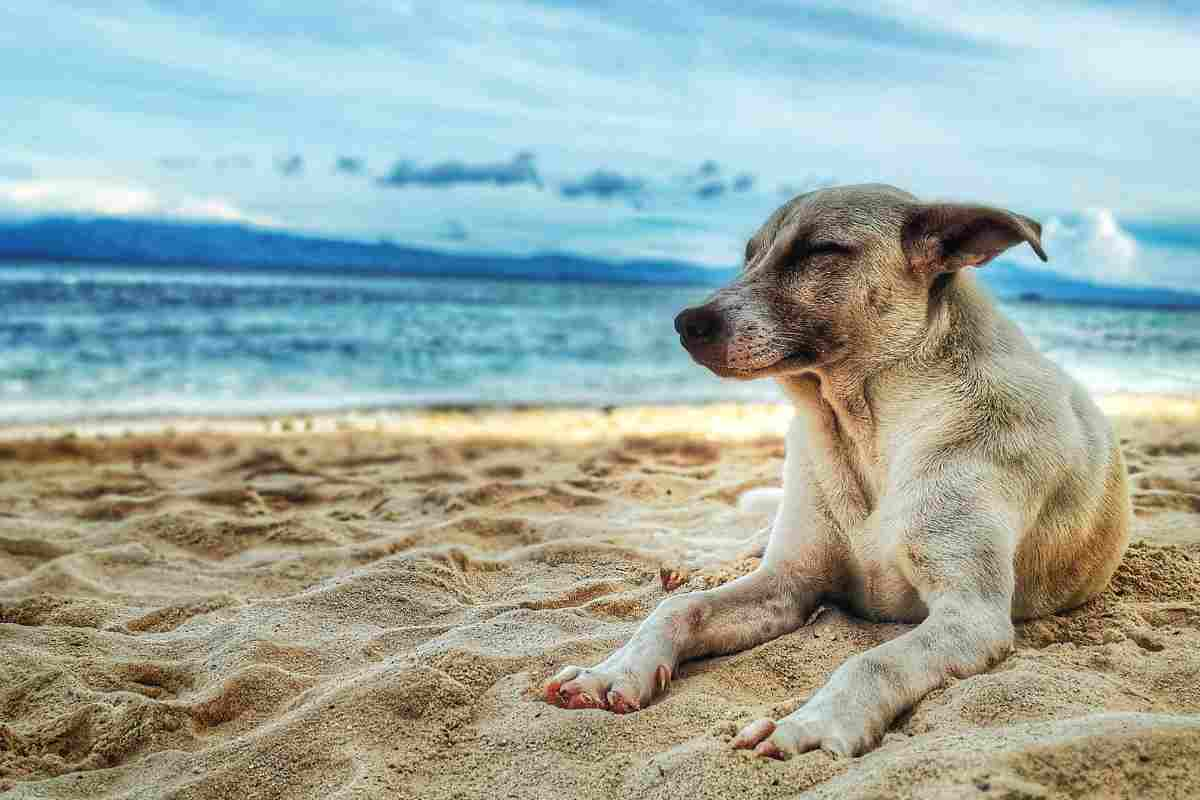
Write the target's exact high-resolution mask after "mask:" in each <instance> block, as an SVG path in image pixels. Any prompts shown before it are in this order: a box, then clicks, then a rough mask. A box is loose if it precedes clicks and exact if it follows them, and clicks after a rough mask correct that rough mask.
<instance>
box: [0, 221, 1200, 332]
mask: <svg viewBox="0 0 1200 800" xmlns="http://www.w3.org/2000/svg"><path fill="white" fill-rule="evenodd" d="M0 259H2V260H10V261H13V260H28V261H85V262H96V263H116V264H138V265H150V264H156V265H171V266H191V267H195V266H211V267H224V268H239V269H269V270H289V271H320V272H341V273H344V272H358V273H370V274H393V275H417V276H429V277H433V276H438V277H451V276H459V277H489V278H522V279H533V280H560V281H591V282H607V283H649V284H667V285H697V284H698V285H708V286H716V285H720V284H722V283H724V282H726V281H728V280H729V279H730V278H731V277H732V276H733V274H734V273H735V270H734V269H709V268H705V267H701V266H697V265H695V264H688V263H684V262H681V261H668V260H661V261H659V260H635V261H621V262H613V261H604V260H600V259H593V258H585V257H582V256H574V255H568V254H563V253H541V254H536V255H531V256H512V255H503V254H490V253H488V254H480V253H456V252H444V251H437V250H429V249H424V248H416V247H404V246H401V245H395V244H391V243H388V242H379V243H369V242H356V241H348V240H343V239H330V238H325V237H317V236H305V235H300V234H295V233H286V232H282V231H275V230H268V229H264V228H255V227H251V226H246V225H237V224H228V223H195V222H171V221H164V220H153V219H128V218H126V219H115V218H94V219H91V218H75V217H46V218H42V219H37V220H33V221H29V222H13V223H6V224H5V223H0ZM980 276H981V278H982V279H983V281H984V282H985V283H987V284H988V285H989V286H990V287H991V288H992V290H993V291H994V292H995V293H996V294H998V295H999V296H1001V297H1005V298H1011V299H1019V300H1025V301H1040V300H1044V301H1047V302H1066V303H1090V304H1102V305H1119V306H1147V307H1149V306H1153V307H1165V308H1194V309H1200V294H1193V293H1190V292H1177V291H1171V290H1167V289H1151V288H1136V287H1124V286H1105V285H1102V284H1098V283H1092V282H1090V281H1084V280H1079V279H1074V278H1067V277H1063V276H1061V275H1058V274H1055V273H1053V272H1047V271H1044V270H1038V269H1029V268H1027V267H1021V266H1017V265H1016V264H1012V263H1000V264H996V265H994V266H990V267H987V268H985V269H983V270H981V271H980Z"/></svg>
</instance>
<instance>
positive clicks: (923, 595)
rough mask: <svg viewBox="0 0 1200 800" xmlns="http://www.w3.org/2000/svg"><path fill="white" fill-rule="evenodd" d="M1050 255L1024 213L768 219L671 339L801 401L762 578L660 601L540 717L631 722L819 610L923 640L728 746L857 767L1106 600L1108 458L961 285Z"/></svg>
mask: <svg viewBox="0 0 1200 800" xmlns="http://www.w3.org/2000/svg"><path fill="white" fill-rule="evenodd" d="M1040 235H1041V226H1039V225H1038V224H1037V223H1036V222H1034V221H1033V220H1031V219H1028V218H1026V217H1022V216H1020V215H1018V214H1013V213H1011V212H1008V211H1002V210H999V209H994V208H987V207H982V206H972V205H959V204H946V203H937V204H926V203H922V202H919V201H918V200H917V199H916V198H914V197H913V196H912V195H909V194H908V193H906V192H903V191H900V190H898V189H894V188H892V187H888V186H878V185H867V186H847V187H840V188H834V189H824V190H821V191H816V192H811V193H809V194H805V195H801V196H799V197H797V198H795V199H794V200H792V201H791V202H790V203H788V204H787V205H785V206H783V207H782V208H780V209H779V210H778V211H776V212H775V213H774V214H773V215H771V218H770V219H769V220H767V222H766V224H765V225H763V227H762V228H761V229H760V230H759V231H758V233H756V234H755V235H754V237H753V238H752V239H751V240H750V242H749V244H748V245H747V247H746V264H745V268H744V270H743V271H742V274H741V275H740V276H739V277H738V278H737V280H735V281H734V282H733V283H732V284H731V285H730V286H728V287H726V288H724V289H722V290H720V291H718V292H717V293H716V294H715V295H714V296H713V298H712V299H711V300H709V302H708V303H706V304H705V305H703V306H700V307H697V308H691V309H687V310H686V311H684V312H683V313H681V314H680V315H679V317H678V318H677V319H676V321H675V326H676V329H677V330H678V331H679V333H680V337H681V340H682V342H683V345H684V346H685V347H686V348H687V349H688V351H689V352H690V353H691V354H692V357H693V358H694V359H695V360H696V361H697V362H699V363H700V364H703V365H704V366H706V367H708V368H709V369H711V370H712V371H713V372H715V373H717V374H718V375H723V376H730V377H736V378H744V379H748V378H758V377H762V376H767V375H770V376H774V377H776V378H777V379H778V380H779V381H780V382H781V383H782V385H783V387H784V389H785V390H786V391H787V393H788V395H789V396H790V397H791V398H792V400H793V401H794V403H795V406H796V417H795V419H794V420H793V422H792V425H791V428H790V430H789V432H788V436H787V458H786V463H785V466H784V479H783V493H782V503H781V505H780V507H779V510H778V513H777V515H776V518H775V522H774V525H773V527H772V530H771V532H770V539H769V543H768V544H767V547H766V553H765V556H764V559H763V562H762V565H761V567H760V568H759V569H758V570H757V571H755V572H754V573H752V574H750V575H747V576H745V577H743V578H740V579H738V580H736V581H733V582H731V583H728V584H726V585H724V586H721V587H719V588H716V589H712V590H709V591H702V592H694V593H690V594H685V595H679V596H675V597H670V598H668V599H667V600H665V601H663V602H662V604H661V605H659V606H658V608H657V609H656V610H655V611H654V613H653V614H652V615H651V616H650V618H649V619H647V620H646V621H645V622H644V623H643V624H642V625H641V627H640V628H639V629H638V631H637V633H636V634H634V636H633V639H632V640H630V641H629V643H628V644H626V645H625V646H624V647H622V648H621V649H619V650H617V651H616V652H615V653H613V654H612V655H611V656H609V657H608V658H607V659H606V660H605V661H604V662H602V663H601V664H599V665H597V666H595V667H592V668H587V669H585V668H581V667H567V668H565V669H563V670H562V671H561V672H559V673H558V674H557V675H556V676H555V677H554V678H553V680H551V681H550V682H549V683H548V684H547V686H546V696H547V699H548V700H550V702H553V703H555V704H557V705H561V706H564V707H568V708H605V709H609V710H611V711H615V712H619V713H620V712H627V711H634V710H637V709H640V708H642V707H644V706H645V705H646V704H647V703H648V702H650V700H651V699H652V698H653V697H654V695H655V694H656V693H658V692H661V691H663V690H664V689H665V687H666V685H667V683H668V682H669V681H670V679H671V676H672V675H674V674H675V670H676V668H677V666H678V665H679V664H680V663H681V662H683V661H686V660H688V659H692V658H698V657H701V656H707V655H714V654H719V653H731V652H735V651H738V650H744V649H746V648H749V647H754V646H755V645H757V644H760V643H761V642H765V641H767V640H769V639H772V638H774V637H777V636H780V635H782V634H785V633H788V632H790V631H793V630H795V629H796V628H797V627H799V626H800V625H802V624H803V623H804V622H805V621H806V620H807V619H808V618H809V616H810V615H811V613H812V612H813V611H814V609H816V607H817V606H818V604H820V603H827V602H828V603H836V604H839V605H843V606H846V607H848V608H849V609H851V610H852V611H853V612H855V613H857V614H860V615H862V616H864V617H868V618H870V619H875V620H892V621H901V622H920V624H919V625H918V626H917V627H916V628H915V629H913V630H912V631H909V632H908V633H906V634H904V635H902V636H900V637H898V638H896V639H893V640H892V641H890V642H887V643H886V644H883V645H880V646H879V647H876V648H874V649H873V650H870V651H868V652H865V653H861V654H859V655H857V656H855V657H854V658H851V659H850V660H849V661H847V662H846V663H845V664H843V665H842V666H841V667H840V668H839V669H837V670H836V671H835V672H834V673H833V675H832V676H831V677H830V679H829V681H828V683H827V684H826V685H825V686H824V687H823V688H822V689H821V690H820V691H818V692H817V693H816V694H814V695H813V696H812V697H811V698H810V699H809V700H808V702H807V703H805V704H804V705H803V706H802V707H801V708H799V709H798V710H797V711H796V712H795V713H793V714H790V715H788V716H787V717H784V718H783V719H780V720H771V719H760V720H758V721H756V722H753V723H751V724H750V725H748V726H746V727H745V728H744V729H743V730H742V731H741V733H740V734H738V736H737V738H736V739H735V740H734V743H733V744H734V747H739V748H754V750H755V751H756V752H757V753H759V754H761V755H765V756H771V757H774V758H786V757H788V756H789V755H792V754H795V753H801V752H804V751H806V750H811V749H815V748H818V747H820V748H824V749H826V750H829V751H831V752H833V753H835V754H840V755H857V754H860V753H863V752H865V751H867V750H870V749H871V748H873V747H875V746H876V745H877V744H878V742H879V740H880V739H881V738H882V736H883V733H884V732H885V731H886V730H887V728H888V726H889V725H890V724H891V722H892V721H893V720H894V719H895V718H896V717H897V715H899V714H900V713H901V712H903V711H905V710H906V709H908V708H910V707H911V706H912V705H913V704H914V703H916V702H917V701H918V700H919V699H920V698H921V697H923V696H924V695H925V694H926V693H927V692H929V691H930V690H931V689H933V688H935V687H937V686H939V685H941V684H942V683H943V682H944V681H945V680H946V679H947V678H948V677H950V676H956V677H965V676H969V675H973V674H976V673H979V672H982V671H983V670H986V669H987V668H988V667H990V666H991V665H992V664H994V663H996V662H997V661H998V660H1000V659H1002V658H1004V656H1005V655H1006V654H1007V653H1008V652H1009V650H1010V649H1011V648H1012V645H1013V623H1012V621H1013V619H1024V618H1028V617H1035V616H1039V615H1043V614H1050V613H1053V612H1055V611H1060V610H1063V609H1068V608H1071V607H1073V606H1077V605H1079V604H1080V603H1083V602H1084V601H1085V600H1087V599H1088V598H1090V597H1092V596H1093V595H1095V594H1096V593H1097V592H1099V591H1100V590H1101V589H1103V588H1104V586H1105V584H1106V583H1107V582H1108V580H1109V578H1110V577H1111V576H1112V573H1113V571H1114V570H1115V569H1116V567H1117V564H1118V563H1119V562H1120V560H1121V556H1122V554H1123V552H1124V550H1125V545H1126V542H1127V540H1128V532H1129V522H1130V506H1129V496H1128V491H1127V489H1126V478H1125V465H1124V463H1123V460H1122V457H1121V452H1120V449H1119V448H1118V445H1117V442H1116V441H1115V440H1114V437H1113V435H1112V432H1111V430H1110V428H1109V426H1108V423H1107V421H1106V420H1105V419H1104V417H1103V416H1102V414H1101V413H1100V411H1099V410H1098V409H1097V408H1096V406H1095V405H1094V404H1093V403H1092V401H1091V400H1090V399H1089V398H1088V396H1087V394H1086V393H1085V391H1084V390H1083V388H1081V387H1080V386H1079V385H1078V384H1077V383H1076V382H1075V381H1073V380H1072V379H1071V378H1069V377H1068V376H1067V375H1066V374H1064V373H1063V372H1062V371H1060V370H1059V369H1058V368H1057V367H1056V366H1055V365H1054V364H1052V363H1050V362H1049V361H1048V360H1046V359H1045V358H1044V357H1042V356H1041V355H1040V354H1039V353H1038V352H1037V350H1035V349H1034V348H1033V346H1032V345H1031V344H1030V343H1029V342H1028V341H1027V340H1026V339H1025V337H1024V336H1023V335H1022V334H1021V333H1020V331H1018V330H1017V328H1016V326H1014V325H1013V323H1012V322H1010V321H1009V320H1007V319H1006V318H1004V317H1003V316H1002V315H1001V314H1000V313H999V311H998V310H997V309H996V308H995V306H994V305H993V304H992V302H991V300H990V299H989V298H988V297H987V296H986V294H985V293H984V292H983V291H982V290H981V289H980V288H979V287H978V286H977V285H976V283H975V280H974V278H973V277H972V276H971V275H969V274H967V273H966V272H965V271H963V268H964V267H972V266H979V265H981V264H983V263H984V262H986V261H989V260H990V259H992V258H993V257H995V256H996V255H997V254H999V253H1001V252H1002V251H1004V250H1006V249H1007V248H1009V247H1011V246H1013V245H1016V244H1020V243H1021V242H1027V243H1028V244H1029V245H1030V246H1031V247H1032V248H1033V249H1034V251H1035V252H1036V253H1037V254H1038V255H1039V256H1040V257H1041V258H1042V259H1043V260H1045V258H1046V256H1045V253H1044V252H1043V251H1042V246H1041V243H1040V240H1039V237H1040Z"/></svg>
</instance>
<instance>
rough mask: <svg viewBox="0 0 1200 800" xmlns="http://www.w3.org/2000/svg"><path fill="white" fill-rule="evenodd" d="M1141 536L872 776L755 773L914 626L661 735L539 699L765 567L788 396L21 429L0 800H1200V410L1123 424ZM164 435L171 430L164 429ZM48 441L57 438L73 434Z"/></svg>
mask: <svg viewBox="0 0 1200 800" xmlns="http://www.w3.org/2000/svg"><path fill="white" fill-rule="evenodd" d="M1105 409H1106V411H1108V412H1109V413H1110V414H1111V415H1112V416H1113V418H1114V422H1115V424H1116V426H1117V428H1118V430H1119V432H1120V434H1121V436H1122V440H1123V444H1124V449H1125V453H1126V456H1127V458H1128V461H1129V468H1130V472H1131V473H1132V474H1131V481H1132V489H1133V493H1134V503H1135V508H1136V514H1137V516H1136V520H1135V532H1134V542H1133V544H1132V546H1131V547H1130V549H1129V552H1128V554H1127V556H1126V558H1125V562H1124V564H1123V565H1122V566H1121V568H1120V570H1119V571H1118V573H1117V575H1116V577H1115V578H1114V581H1113V583H1112V585H1111V586H1110V588H1109V590H1108V591H1106V592H1105V593H1104V594H1103V595H1102V596H1100V597H1098V598H1096V599H1095V600H1093V601H1092V602H1090V603H1088V604H1087V605H1085V606H1084V607H1082V608H1080V609H1077V610H1074V611H1071V612H1069V613H1065V614H1061V615H1057V616H1054V617H1050V618H1047V619H1041V620H1037V621H1033V622H1029V623H1026V624H1022V625H1019V626H1018V642H1017V647H1016V650H1015V652H1014V653H1013V654H1012V655H1011V656H1010V657H1009V658H1008V659H1007V660H1006V661H1004V662H1003V663H1001V664H1000V665H998V666H997V667H996V668H994V669H992V670H991V671H990V672H988V673H986V674H984V675H978V676H975V677H971V678H967V679H964V680H953V681H951V682H950V683H949V684H947V685H946V686H944V687H942V688H940V689H937V690H935V691H934V692H932V693H931V694H930V695H929V696H928V697H926V698H925V699H924V700H922V701H921V702H920V704H919V705H918V706H917V707H916V709H915V710H914V711H913V712H912V713H910V714H908V715H906V716H904V717H903V718H901V719H900V720H898V721H897V722H896V724H895V725H894V726H893V727H892V729H891V731H890V732H889V733H888V734H887V737H886V739H885V740H884V742H883V744H882V746H881V747H880V748H879V749H878V750H876V751H874V752H872V753H870V754H868V755H866V756H865V757H861V758H856V759H841V760H838V759H834V758H833V757H831V756H830V755H828V754H826V753H823V752H814V753H809V754H807V755H804V756H800V757H797V758H794V759H792V760H790V761H787V762H775V761H769V760H763V759H758V758H755V757H753V756H751V755H750V754H748V753H745V752H735V751H733V750H731V749H730V748H729V744H728V741H729V739H730V737H731V735H732V734H733V733H734V731H735V730H736V729H737V728H738V727H739V726H740V725H741V724H742V723H745V722H747V721H749V720H751V719H753V718H756V717H759V716H763V715H779V714H783V713H786V712H788V711H790V710H791V709H793V708H794V707H795V706H796V705H797V703H798V701H799V700H801V699H802V698H804V697H805V696H806V695H807V694H808V693H810V692H812V691H813V690H815V689H816V688H817V687H819V686H820V685H821V684H822V683H823V682H824V681H825V679H826V677H827V676H828V675H829V674H830V672H831V671H832V670H833V669H835V668H836V667H837V666H838V665H839V664H840V663H841V662H842V661H844V660H845V659H846V658H847V657H849V656H850V655H852V654H854V653H857V652H860V651H862V650H865V649H866V648H868V647H871V646H873V645H875V644H878V643H880V642H882V641H885V640H887V639H889V638H891V637H894V636H896V635H898V634H900V633H902V632H903V631H905V630H907V626H903V625H882V624H871V623H866V622H863V621H860V620H856V619H853V618H850V617H848V616H846V615H845V614H843V613H842V612H840V611H838V610H837V609H832V608H831V609H827V610H825V611H823V612H822V613H820V614H819V616H818V617H817V618H816V620H815V622H813V624H811V625H810V626H807V627H804V628H801V629H800V630H798V631H796V632H794V633H792V634H790V635H787V636H783V637H781V638H779V639H778V640H776V641H773V642H769V643H767V644H764V645H762V646H761V647H757V648H755V649H753V650H750V651H748V652H744V653H740V654H737V655H733V656H729V657H723V658H715V659H709V660H703V661H697V662H693V663H690V664H687V665H685V666H684V667H683V668H682V669H681V670H680V672H679V676H678V678H677V680H676V681H675V682H674V683H673V685H672V686H671V688H670V691H669V692H668V693H667V694H666V696H665V697H663V698H662V699H661V700H659V701H657V702H655V703H653V704H652V705H651V706H649V707H648V708H647V709H645V710H643V711H641V712H639V713H636V714H630V715H627V716H614V715H612V714H608V713H606V712H603V711H566V710H562V709H559V708H555V707H553V706H550V705H548V704H546V703H545V702H544V701H543V700H542V698H541V694H540V691H539V689H540V687H541V685H542V683H543V681H544V680H545V679H546V677H547V676H549V675H550V674H552V673H553V672H554V671H556V670H557V669H558V668H559V667H560V666H562V665H564V664H567V663H578V664H584V665H586V664H591V663H595V662H597V661H599V660H600V659H601V658H603V657H604V656H605V655H606V654H607V653H608V652H609V651H611V650H612V649H613V648H614V647H616V646H618V645H620V644H621V643H622V642H624V641H625V639H626V638H627V637H629V635H630V634H631V633H632V632H633V631H634V629H635V628H636V626H637V625H638V623H639V622H640V621H641V620H642V618H643V617H645V616H646V614H647V613H649V611H650V610H651V609H652V608H653V607H654V606H655V605H656V604H657V603H658V602H659V601H660V600H662V599H663V597H664V596H666V595H665V592H664V589H663V586H662V583H661V581H660V570H662V569H666V570H667V571H668V572H670V573H673V574H674V575H676V576H677V577H678V578H679V579H680V580H682V581H683V585H682V586H681V587H680V588H678V589H675V591H678V592H683V591H689V590H693V589H696V588H701V587H705V586H711V585H715V584H717V583H719V582H722V581H725V580H728V579H730V578H732V577H734V576H737V575H739V574H743V573H745V572H747V571H749V570H751V569H753V568H754V567H755V565H756V561H755V560H754V559H752V558H738V557H737V553H738V551H739V548H740V542H741V540H743V539H745V538H746V537H748V536H749V535H750V534H752V533H753V532H754V531H756V530H758V529H760V528H762V527H763V526H765V525H766V524H767V522H768V520H767V519H766V518H765V516H763V515H762V514H754V513H746V512H739V511H738V510H737V509H736V507H735V505H734V501H735V498H736V497H737V495H738V494H739V493H740V492H741V491H743V490H745V489H748V488H751V487H755V486H763V485H777V482H778V479H779V472H780V466H781V463H782V458H783V444H782V439H781V437H780V434H781V432H782V430H783V428H784V426H785V425H786V421H787V417H788V413H789V412H788V411H787V409H785V408H777V407H770V406H757V407H736V406H716V407H681V408H662V409H617V410H613V411H610V412H608V413H606V412H603V411H600V410H596V411H578V410H562V411H553V410H529V411H508V412H470V411H462V412H454V411H446V412H440V413H439V412H422V413H408V414H405V413H392V414H384V413H381V414H374V415H372V414H358V415H346V416H342V417H336V416H334V417H325V418H318V419H295V420H285V421H280V420H275V421H273V422H272V421H266V422H264V421H253V420H252V421H244V422H240V423H233V422H223V423H211V422H203V421H180V422H177V423H173V424H172V427H171V428H170V429H169V430H168V429H164V428H163V425H162V424H161V423H145V424H142V425H140V426H133V427H135V428H136V430H135V431H134V432H133V433H131V434H125V435H122V433H121V430H120V429H121V428H123V427H126V426H124V425H123V424H119V423H114V424H113V425H109V426H100V427H96V426H92V427H91V428H89V429H88V430H87V431H85V432H83V433H82V435H76V434H74V433H69V432H67V431H66V430H65V429H57V430H56V429H47V430H42V431H40V432H38V431H28V430H27V431H9V432H8V438H7V439H6V440H5V441H0V475H2V476H3V479H2V481H0V793H3V794H4V796H5V797H20V798H24V797H38V798H64V799H65V798H107V797H130V798H132V797H137V798H148V797H173V798H202V799H209V798H212V799H215V798H232V799H233V800H248V799H249V798H322V800H332V799H333V798H351V797H364V798H373V797H388V798H409V797H412V798H452V797H454V798H477V797H478V798H488V799H489V800H492V799H493V798H509V797H516V798H554V800H565V799H566V798H574V797H580V798H589V799H591V798H596V799H599V798H603V799H604V800H613V799H614V798H624V797H639V798H642V797H646V798H658V797H661V798H699V797H712V798H728V797H795V796H804V797H821V798H826V797H827V798H869V797H913V798H959V797H968V798H975V797H978V798H1013V799H1015V798H1042V797H1077V798H1105V797H1113V798H1117V797H1137V798H1167V797H1178V798H1183V797H1196V796H1198V795H1200V404H1198V403H1196V402H1189V401H1182V400H1181V401H1174V402H1167V401H1163V400H1155V399H1153V398H1118V399H1113V400H1109V401H1106V403H1105ZM156 429H157V431H156ZM39 433H40V436H35V435H34V434H39Z"/></svg>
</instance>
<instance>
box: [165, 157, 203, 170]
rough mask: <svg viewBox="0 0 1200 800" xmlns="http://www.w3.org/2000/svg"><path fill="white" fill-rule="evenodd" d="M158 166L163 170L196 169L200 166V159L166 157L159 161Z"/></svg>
mask: <svg viewBox="0 0 1200 800" xmlns="http://www.w3.org/2000/svg"><path fill="white" fill-rule="evenodd" d="M158 165H159V166H160V167H162V168H163V169H170V170H177V169H194V168H195V167H198V166H200V159H198V158H196V157H195V156H166V157H164V158H160V159H159V160H158Z"/></svg>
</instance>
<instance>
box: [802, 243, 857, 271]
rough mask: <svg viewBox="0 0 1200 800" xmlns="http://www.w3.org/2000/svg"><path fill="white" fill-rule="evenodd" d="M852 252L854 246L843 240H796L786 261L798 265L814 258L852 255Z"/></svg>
mask: <svg viewBox="0 0 1200 800" xmlns="http://www.w3.org/2000/svg"><path fill="white" fill-rule="evenodd" d="M854 252H855V247H854V246H853V245H849V244H845V243H844V242H833V241H818V242H797V243H796V245H795V247H794V249H793V250H792V253H791V258H789V259H788V261H789V262H790V263H791V264H792V265H794V266H799V265H801V264H803V263H804V262H806V261H810V260H812V259H814V258H820V257H822V256H838V255H840V256H846V255H853V254H854Z"/></svg>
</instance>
